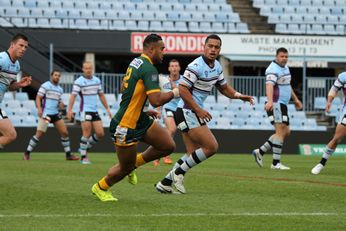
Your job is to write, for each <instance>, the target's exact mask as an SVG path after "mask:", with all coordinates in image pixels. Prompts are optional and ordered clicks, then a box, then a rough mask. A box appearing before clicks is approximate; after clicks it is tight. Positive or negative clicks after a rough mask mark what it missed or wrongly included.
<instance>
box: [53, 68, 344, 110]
mask: <svg viewBox="0 0 346 231" xmlns="http://www.w3.org/2000/svg"><path fill="white" fill-rule="evenodd" d="M80 75H81V73H62V77H61V80H60V84H61V86H62V87H63V89H64V92H66V93H68V92H71V91H72V86H73V81H74V80H75V79H76V78H78V77H79V76H80ZM94 75H95V76H97V77H99V78H100V79H101V82H102V85H103V90H104V92H105V93H107V94H116V95H117V94H118V93H119V92H120V86H121V80H122V77H123V76H124V74H109V73H95V74H94ZM228 80H229V81H228V82H229V84H230V85H231V86H232V87H233V88H234V89H236V90H237V91H239V92H242V93H243V94H247V95H252V96H256V97H257V98H258V99H259V98H260V97H261V96H265V95H266V93H265V91H266V87H265V77H264V76H231V77H229V78H228ZM334 81H335V77H307V78H306V83H305V84H301V85H300V89H296V91H300V92H301V94H305V100H306V102H303V104H304V110H305V111H306V112H314V111H317V110H320V109H315V107H314V103H315V98H316V97H325V98H326V97H327V94H328V91H329V89H330V87H331V86H332V85H333V83H334ZM303 86H304V87H305V89H303ZM212 94H213V95H215V96H217V91H216V90H215V89H213V91H212ZM338 97H343V96H341V95H339V96H338ZM302 98H304V97H302Z"/></svg>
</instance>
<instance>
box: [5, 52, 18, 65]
mask: <svg viewBox="0 0 346 231" xmlns="http://www.w3.org/2000/svg"><path fill="white" fill-rule="evenodd" d="M6 54H7V55H8V58H9V59H10V60H11V62H12V63H13V64H15V63H16V61H13V60H12V58H11V55H10V53H9V52H8V51H6Z"/></svg>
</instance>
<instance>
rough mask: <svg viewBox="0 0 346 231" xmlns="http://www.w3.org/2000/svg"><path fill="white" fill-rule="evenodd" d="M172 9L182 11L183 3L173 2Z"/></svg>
mask: <svg viewBox="0 0 346 231" xmlns="http://www.w3.org/2000/svg"><path fill="white" fill-rule="evenodd" d="M173 11H175V12H179V13H182V12H183V11H184V5H183V4H179V3H177V4H173Z"/></svg>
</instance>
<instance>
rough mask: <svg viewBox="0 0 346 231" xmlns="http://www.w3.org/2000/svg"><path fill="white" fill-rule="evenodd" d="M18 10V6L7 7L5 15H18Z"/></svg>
mask: <svg viewBox="0 0 346 231" xmlns="http://www.w3.org/2000/svg"><path fill="white" fill-rule="evenodd" d="M17 14H18V10H17V9H16V8H12V7H10V8H7V9H5V16H6V17H17Z"/></svg>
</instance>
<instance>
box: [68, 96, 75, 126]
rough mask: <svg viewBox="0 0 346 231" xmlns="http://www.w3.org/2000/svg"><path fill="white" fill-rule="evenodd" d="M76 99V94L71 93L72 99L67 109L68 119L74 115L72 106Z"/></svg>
mask: <svg viewBox="0 0 346 231" xmlns="http://www.w3.org/2000/svg"><path fill="white" fill-rule="evenodd" d="M75 100H76V95H74V94H71V96H70V100H69V101H68V109H67V119H68V120H71V119H72V115H73V113H72V108H73V104H74V101H75Z"/></svg>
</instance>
